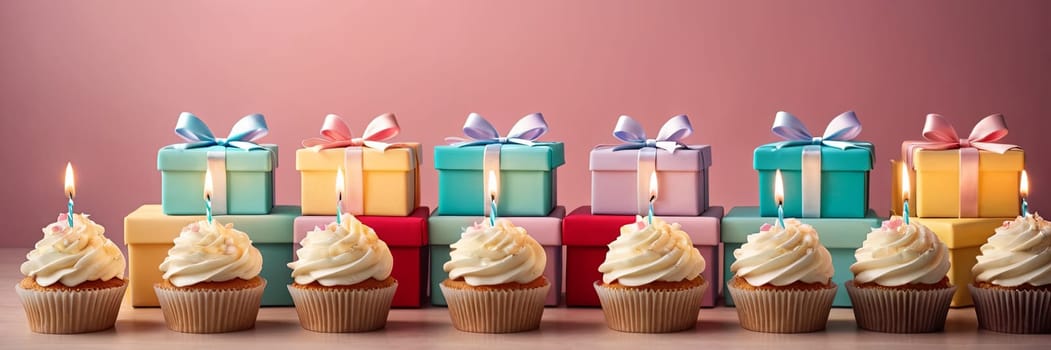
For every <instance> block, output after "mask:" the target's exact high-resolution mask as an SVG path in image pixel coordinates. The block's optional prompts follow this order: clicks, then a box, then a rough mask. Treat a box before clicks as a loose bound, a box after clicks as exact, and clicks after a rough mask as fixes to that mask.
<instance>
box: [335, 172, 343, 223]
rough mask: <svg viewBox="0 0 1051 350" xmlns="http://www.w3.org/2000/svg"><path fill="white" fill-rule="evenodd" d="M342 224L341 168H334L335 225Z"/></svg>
mask: <svg viewBox="0 0 1051 350" xmlns="http://www.w3.org/2000/svg"><path fill="white" fill-rule="evenodd" d="M342 224H343V168H339V169H338V170H336V225H342Z"/></svg>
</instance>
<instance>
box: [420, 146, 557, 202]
mask: <svg viewBox="0 0 1051 350" xmlns="http://www.w3.org/2000/svg"><path fill="white" fill-rule="evenodd" d="M484 150H485V145H477V146H463V147H457V146H437V147H435V148H434V167H435V168H436V169H438V209H437V214H438V215H484V214H485V206H487V205H489V203H488V201H487V200H486V197H485V195H484V194H483V193H482V192H483V191H484V190H483V189H484V183H483V181H486V177H485V176H484V175H483V174H482V158H483V154H484V152H485V151H484ZM565 163H566V160H565V151H564V149H563V145H562V143H561V142H537V143H536V144H535V145H533V146H525V145H519V144H503V145H501V146H500V192H499V196H497V213H498V214H499V215H500V216H547V215H548V214H549V213H551V210H553V209H554V208H555V204H556V202H557V200H556V196H555V173H556V170H557V169H558V167H559V166H561V165H562V164H565Z"/></svg>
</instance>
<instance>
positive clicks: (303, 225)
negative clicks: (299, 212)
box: [293, 207, 430, 247]
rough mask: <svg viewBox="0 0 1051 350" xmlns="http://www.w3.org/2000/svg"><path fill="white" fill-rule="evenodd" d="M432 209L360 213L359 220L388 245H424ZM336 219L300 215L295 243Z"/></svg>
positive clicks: (329, 216) (328, 216)
mask: <svg viewBox="0 0 1051 350" xmlns="http://www.w3.org/2000/svg"><path fill="white" fill-rule="evenodd" d="M428 215H430V210H429V209H428V208H427V207H417V208H416V209H414V210H413V211H412V213H409V215H408V216H375V215H359V216H357V218H358V220H361V223H363V224H365V226H368V227H371V228H372V229H373V230H374V231H376V236H379V238H380V239H382V240H383V241H384V242H386V243H387V245H388V246H391V247H422V246H425V245H427V216H428ZM333 221H336V217H335V216H332V215H327V216H300V217H298V218H296V220H295V237H294V238H293V240H294V242H295V243H299V241H301V240H302V239H303V237H306V234H307V232H310V231H311V230H313V229H314V227H317V226H325V225H328V224H329V223H331V222H333Z"/></svg>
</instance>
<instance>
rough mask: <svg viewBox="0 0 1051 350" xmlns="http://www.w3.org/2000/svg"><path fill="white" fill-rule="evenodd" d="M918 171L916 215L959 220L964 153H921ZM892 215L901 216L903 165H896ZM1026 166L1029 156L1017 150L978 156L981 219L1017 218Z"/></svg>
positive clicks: (916, 164)
mask: <svg viewBox="0 0 1051 350" xmlns="http://www.w3.org/2000/svg"><path fill="white" fill-rule="evenodd" d="M913 164H914V169H913V170H912V171H910V173H909V177H910V178H911V179H913V181H912V189H911V190H910V193H911V195H910V200H909V205H910V209H911V210H912V213H913V215H915V216H917V217H921V218H958V217H961V216H960V205H961V204H969V205H974V204H973V203H961V202H960V151H959V150H943V151H933V150H917V151H915V153H914V154H913ZM891 165H892V168H893V169H894V173H893V174H894V176H893V181H892V183H891V191H892V192H891V198H892V200H891V205H892V207H891V208H892V209H891V210H892V212H893V213H895V214H900V213H901V210H902V200H901V198H902V197H901V196H902V193H901V175H900V174H901V167H902V166H903V162H902V161H892V164H891ZM1024 166H1025V153H1024V152H1023V151H1022V150H1020V149H1014V150H1010V151H1007V152H1005V153H1004V154H999V153H995V152H988V151H979V152H978V174H977V179H978V183H977V188H974V189H973V190H974V191H976V194H977V198H978V200H977V202H978V203H977V207H978V215H977V217H980V218H1001V217H1014V216H1017V215H1018V213H1019V211H1020V210H1021V209H1020V208H1019V206H1020V198H1019V193H1018V182H1019V177H1020V176H1021V172H1022V169H1023V168H1024Z"/></svg>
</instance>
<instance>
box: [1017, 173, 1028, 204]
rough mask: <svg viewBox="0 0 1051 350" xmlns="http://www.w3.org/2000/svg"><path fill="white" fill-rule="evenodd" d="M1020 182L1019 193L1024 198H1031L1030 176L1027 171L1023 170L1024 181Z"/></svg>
mask: <svg viewBox="0 0 1051 350" xmlns="http://www.w3.org/2000/svg"><path fill="white" fill-rule="evenodd" d="M1019 182H1020V183H1019V185H1018V187H1019V189H1018V192H1020V193H1021V194H1022V198H1026V197H1029V174H1027V173H1026V171H1025V170H1022V179H1021V181H1019Z"/></svg>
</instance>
